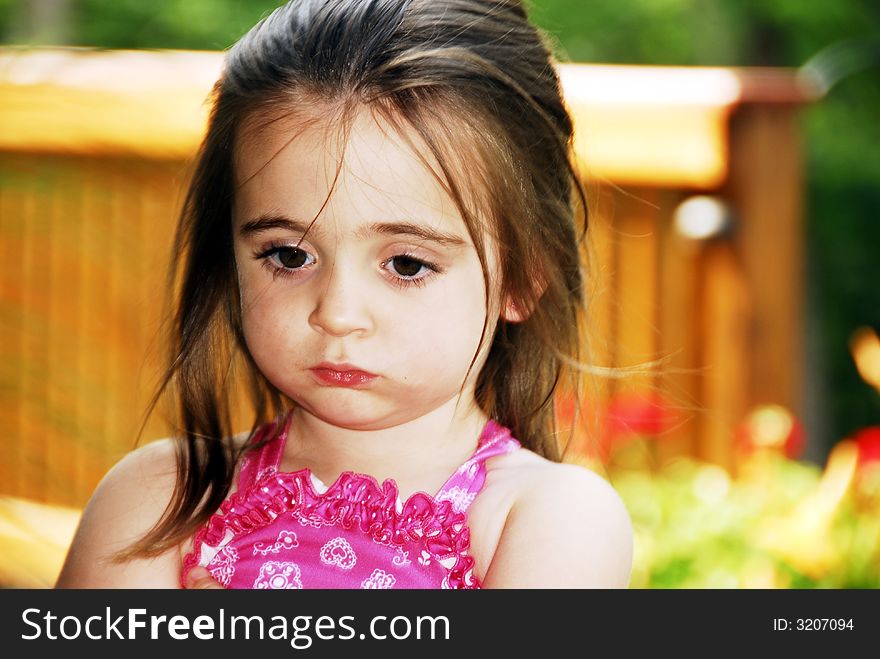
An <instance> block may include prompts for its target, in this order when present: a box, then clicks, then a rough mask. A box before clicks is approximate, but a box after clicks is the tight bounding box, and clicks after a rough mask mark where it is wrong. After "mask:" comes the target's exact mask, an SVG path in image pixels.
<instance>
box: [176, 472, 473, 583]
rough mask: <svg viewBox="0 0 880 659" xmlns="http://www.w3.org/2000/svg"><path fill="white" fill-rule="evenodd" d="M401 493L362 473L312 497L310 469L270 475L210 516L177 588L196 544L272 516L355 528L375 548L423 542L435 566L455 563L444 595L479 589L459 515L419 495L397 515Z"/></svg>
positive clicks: (261, 524) (194, 556) (213, 542)
mask: <svg viewBox="0 0 880 659" xmlns="http://www.w3.org/2000/svg"><path fill="white" fill-rule="evenodd" d="M398 495H399V492H398V489H397V485H396V483H395V482H394V481H393V480H390V479H389V480H386V481H385V482H384V484H383V485H382V486H380V485H379V483H378V482H377V481H376V479H375V478H373V477H372V476H370V475H368V474H359V473H355V472H351V471H346V472H343V473H342V474H340V476H339V478H338V479H336V482H335V483H333V485H331V486H330V487H329V488H327V490H326V491H324V492H320V493H319V492H317V491H316V490H315V488H314V484H313V482H312V475H311V472H310V471H309V469H308V468H306V469H301V470H299V471H295V472H289V473H269V474H266V475H265V476H264V477H263V478H260V479H259V480H258V481H257V482H256V483H254V485H253V486H252V487H250V488H247V489H245V490H244V491H239V492H234V493H233V494H232V495H231V496H230V497H229V498H228V499H227V500H226V501H224V502H223V503H222V504H221V506H220V511H219V512H217V513H215V514H214V515H212V516H211V518H210V519H209V520H208V523H207V524H206V525H205V526H203V527H202V528H201V529H200V530H199V532H198V533H197V534H196V536H195V539H194V540H193V548H192V551H191V552H190V553H189V554H187V555H186V557H185V558H184V561H183V569H182V570H181V575H180V583H181V586H182V587H183V588H186V577H187V575H188V574H189V571H190V570H191V569H192V568H193V567H195V566H196V565H197V563H198V561H199V558H200V556H201V549H202V545H203V544H206V545H208V546H217V545H219V544H220V543H221V542H223V540H224V539H226V537H227V536H228V534H229V532H230V531H231V532H232V537H235V536H238V535H240V534H242V533H247V532H249V531H253V530H255V529H259V528H262V527H264V526H267V525H269V524H271V523H272V522H273V521H274V520H275V518H276V517H278V515H281V514H283V513H286V512H290V511H295V512H296V513H297V515H299V516H301V517H302V518H303V519H305V520H307V521H311V522H319V523H323V524H327V525H336V524H342V526H343V527H344V528H346V529H350V528H352V526H354V525H355V524H357V525H358V526H359V527H360V529H361V531H363V532H364V533H366V534H367V535H368V536H369V537H370V538H372V539H373V540H375V541H376V542H378V543H380V544H385V545H392V546H393V545H396V546H401V545H403V544H405V543H406V542H407V540H413V541H419V540H421V541H422V542H423V547H424V549H425V550H426V551H428V552H429V553H431V554H432V555H433V556H434V557H435V558H436V559H437V560H438V561H441V560H444V559H449V558H452V557H454V558H455V559H456V560H455V564H454V565H453V566H452V567H451V568H450V569H449V570H448V574H447V577H446V579H445V583H446V584H448V587H449V588H479V587H480V583H479V580H478V579H477V578H476V577H475V576H474V574H473V567H474V559H473V557H472V556H470V555H469V554H468V549H470V530H469V529H468V526H467V516H466V514H465V513H462V512H458V511H456V510H455V509H454V508H453V507H452V504H451V502H450V501H448V500H444V501H436V500H435V499H434V498H433V497H431V496H430V495H428V494H426V493H424V492H415V493H414V494H412V495H411V496H410V497H409V498H408V499H407V500H406V502H405V503H404V504H403V505H402V508H401V509H400V510H398V503H399V496H398Z"/></svg>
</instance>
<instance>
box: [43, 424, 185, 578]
mask: <svg viewBox="0 0 880 659" xmlns="http://www.w3.org/2000/svg"><path fill="white" fill-rule="evenodd" d="M176 480H177V460H176V455H175V446H174V441H173V440H170V439H163V440H157V441H154V442H150V443H149V444H145V445H144V446H141V447H139V448H137V449H135V450H133V451H131V452H130V453H128V454H127V455H125V456H124V457H123V458H122V459H121V460H119V461H118V462H117V463H116V464H115V465H113V467H112V468H111V469H110V470H109V471H108V472H107V474H106V475H105V476H104V478H103V479H102V480H101V482H100V483H99V484H98V486H97V488H96V489H95V491H94V493H93V494H92V496H91V498H90V499H89V502H88V503H87V504H86V507H85V509H84V510H83V513H82V516H81V518H80V522H79V526H78V527H77V530H76V533H75V534H74V537H73V541H72V543H71V546H70V549H69V550H68V553H67V558H66V560H65V563H64V566H63V567H62V570H61V574H60V576H59V578H58V582H57V584H56V587H59V588H139V587H146V588H162V587H175V586H176V585H177V573H178V571H179V556H178V552H177V551H176V550H169V551H168V552H166V553H165V554H163V555H161V556H159V557H156V558H151V559H135V560H130V561H126V562H124V563H116V562H114V561H112V560H111V557H112V556H113V555H114V554H115V553H116V552H118V551H119V550H121V549H124V548H125V547H127V546H129V545H130V544H131V543H132V542H133V541H134V540H136V539H138V538H140V537H141V536H143V535H144V533H146V532H147V531H148V530H149V529H150V528H151V527H152V526H153V525H154V524H155V523H156V522H157V521H158V520H159V518H160V517H161V515H162V513H163V512H164V511H165V508H166V506H167V505H168V502H169V501H170V499H171V495H172V493H173V491H174V486H175V483H176Z"/></svg>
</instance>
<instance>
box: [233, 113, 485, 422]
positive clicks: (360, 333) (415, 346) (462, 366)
mask: <svg viewBox="0 0 880 659" xmlns="http://www.w3.org/2000/svg"><path fill="white" fill-rule="evenodd" d="M255 125H258V124H255ZM339 135H340V131H338V130H337V129H336V128H335V127H333V126H330V127H328V125H327V124H325V123H323V122H321V121H319V122H316V123H314V124H310V125H309V127H308V128H307V129H306V130H305V131H303V129H302V126H301V125H297V124H296V122H295V120H294V119H292V118H291V119H285V120H281V121H275V122H270V123H266V124H265V125H264V126H263V127H261V128H259V129H258V130H251V131H245V132H243V133H242V136H241V138H240V139H239V140H238V141H239V144H238V147H237V151H236V159H235V169H236V182H237V188H236V196H235V207H234V236H235V238H234V242H235V259H236V265H237V269H238V278H239V286H240V292H241V304H242V321H243V326H244V336H245V339H246V341H247V346H248V349H249V350H250V353H251V355H252V356H253V359H254V361H255V362H256V364H257V366H258V367H259V368H260V370H261V371H262V373H263V375H264V376H265V377H266V378H267V379H268V380H269V381H270V382H271V383H272V384H273V385H275V386H276V387H277V388H278V389H279V390H280V391H282V392H283V393H285V394H286V395H287V396H289V397H290V398H291V399H293V400H294V401H295V402H296V403H297V404H299V405H300V406H301V407H302V408H304V409H305V410H306V411H307V412H309V413H311V414H313V415H315V416H316V417H318V418H320V419H321V420H323V421H325V422H327V423H330V424H333V425H336V426H341V427H346V428H351V429H362V430H378V429H382V428H387V427H391V426H394V425H398V424H401V423H405V422H407V421H410V420H413V419H416V418H418V417H421V416H423V415H425V414H426V413H428V412H430V411H432V410H435V409H437V408H438V407H439V406H441V405H443V404H444V403H446V402H448V401H450V400H451V399H452V398H454V397H456V396H458V394H459V391H460V389H461V387H462V383H464V380H465V375H466V373H467V371H468V367H469V365H470V364H471V361H472V360H473V358H474V355H475V353H476V351H477V347H478V345H479V342H480V335H481V331H482V329H483V322H484V319H485V318H486V317H487V309H486V290H485V285H484V281H483V272H482V269H481V267H480V262H479V259H478V257H477V253H476V250H475V248H474V245H473V243H472V242H471V240H470V238H469V236H468V232H467V229H466V227H465V224H464V221H463V220H462V218H461V215H460V214H459V212H458V210H457V208H456V206H455V204H454V203H453V202H452V199H451V198H450V197H449V196H448V195H447V193H446V192H445V191H444V189H443V187H442V186H441V185H440V183H439V182H438V181H437V180H436V179H435V178H434V176H433V174H432V173H431V172H430V171H429V170H428V169H427V168H426V167H425V166H424V165H423V164H422V163H421V161H420V160H419V158H418V156H417V155H416V153H415V152H413V150H412V148H411V147H409V146H408V145H407V142H406V140H404V139H402V138H401V137H400V136H399V135H398V134H396V133H395V131H394V130H393V129H392V128H391V127H390V126H388V125H387V124H386V123H385V122H383V121H382V120H381V119H378V118H376V117H374V116H373V115H372V114H371V113H370V112H369V111H363V112H361V113H359V114H358V116H357V117H356V119H355V120H354V122H353V124H352V127H351V132H350V136H349V140H348V142H347V144H344V145H343V144H341V142H340V140H339V139H337V138H338V136H339ZM291 136H294V137H293V138H291ZM413 140H414V143H415V144H420V142H418V141H415V138H414V137H413ZM422 153H424V154H427V153H428V151H427V149H424V150H423V151H422ZM340 162H341V167H340V166H339V163H340ZM429 162H433V161H432V160H429ZM337 170H338V178H337ZM334 179H336V180H335V182H334ZM315 216H317V221H316V222H315V223H314V225H313V226H312V227H311V228H310V229H309V230H308V233H306V228H307V227H308V225H309V223H310V222H311V220H312V219H313V218H315ZM487 251H488V254H487V258H488V260H489V277H490V281H495V280H496V277H495V274H496V271H497V266H496V265H495V259H494V256H493V254H494V250H493V249H491V248H490V249H488V250H487ZM492 297H493V298H494V297H496V296H495V295H493V296H492ZM495 306H496V305H495V304H494V303H493V308H492V309H489V310H488V318H489V323H488V325H487V327H486V340H485V341H484V345H483V348H482V350H481V353H480V355H479V356H478V359H477V361H476V362H475V363H474V366H473V368H472V369H471V373H470V376H469V378H468V382H467V383H465V385H466V386H465V389H464V399H463V401H462V402H463V403H469V402H471V401H472V400H473V384H474V381H475V379H476V375H477V374H478V373H479V372H480V369H481V367H482V365H483V363H484V362H485V357H486V354H487V352H488V346H489V344H490V343H491V337H492V335H493V333H494V329H495V319H496V318H497V317H498V314H499V309H498V308H494V307H495Z"/></svg>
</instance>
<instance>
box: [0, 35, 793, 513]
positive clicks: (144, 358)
mask: <svg viewBox="0 0 880 659" xmlns="http://www.w3.org/2000/svg"><path fill="white" fill-rule="evenodd" d="M221 57H222V55H221V54H219V53H194V52H92V51H88V50H67V49H37V50H30V51H29V50H16V49H0V238H2V242H0V244H2V257H0V284H2V288H0V323H2V325H0V332H2V335H0V351H2V352H0V356H2V359H0V363H2V372H0V376H2V377H0V380H2V400H0V422H2V425H3V428H4V430H5V432H6V440H5V443H4V451H3V457H2V462H0V494H6V495H12V496H15V497H21V498H24V499H28V500H32V501H35V502H45V503H52V504H61V505H66V506H73V507H74V508H79V507H81V506H82V505H84V503H85V502H86V500H87V499H88V496H89V494H90V492H91V491H92V489H93V488H94V486H95V485H96V483H97V482H98V480H99V479H100V478H101V476H102V474H103V473H104V472H105V471H106V470H107V468H108V467H109V466H110V465H111V464H112V463H113V462H114V461H116V460H117V459H118V458H119V457H120V456H121V455H122V454H124V453H125V452H126V451H128V450H130V449H131V448H132V446H133V441H134V437H135V434H136V431H137V428H138V424H139V421H140V415H141V412H142V411H143V408H144V406H145V404H146V402H147V400H148V397H149V394H150V392H151V390H152V387H153V385H154V384H155V381H156V377H157V365H156V361H155V360H153V359H151V355H155V354H156V353H157V348H158V346H157V345H156V343H155V341H156V338H157V332H158V330H159V324H160V322H161V317H160V312H161V307H162V295H163V290H162V289H163V283H164V274H165V268H166V262H167V255H168V252H169V247H170V240H171V234H172V231H173V226H174V223H175V219H176V216H177V213H178V211H179V207H180V204H181V200H182V194H183V188H184V185H185V182H186V178H187V175H188V169H187V163H188V159H189V158H190V157H191V156H192V154H193V153H194V151H195V149H196V147H197V145H198V143H199V141H200V139H201V136H202V133H203V130H204V124H205V118H206V115H207V105H206V98H207V95H208V93H209V91H210V88H211V85H212V84H213V82H214V80H215V79H216V78H217V76H218V74H219V70H220V66H221ZM560 72H561V76H562V81H563V87H564V91H565V95H566V99H567V102H568V104H569V106H570V108H571V111H572V114H573V115H574V117H575V123H576V132H577V141H576V145H575V148H576V151H577V154H578V156H579V159H580V161H581V163H582V165H583V167H584V170H585V172H586V177H587V181H588V189H589V190H590V192H591V196H592V202H591V203H592V204H593V209H592V213H593V214H592V219H591V232H592V240H593V244H594V245H595V250H594V253H595V259H594V265H595V266H596V267H595V273H594V277H593V281H592V282H591V289H592V296H593V300H592V311H591V323H592V326H593V328H594V331H593V336H592V344H593V354H592V359H593V361H594V362H596V363H598V364H601V365H606V366H612V367H615V366H617V367H619V366H627V365H633V364H639V363H643V362H649V361H652V360H657V359H660V358H665V362H664V367H663V369H662V370H654V371H652V372H646V373H642V374H637V375H634V376H632V377H629V378H625V379H623V380H614V379H612V380H610V381H609V382H608V385H607V387H605V388H604V389H603V390H601V391H600V394H599V399H598V400H589V401H586V403H587V404H588V405H590V406H593V407H596V406H598V407H600V408H601V407H602V406H604V405H605V404H606V403H607V401H608V400H609V399H610V398H611V397H614V396H617V395H619V394H620V393H621V392H636V393H639V392H651V391H659V392H660V393H661V394H662V395H663V396H664V397H665V398H666V399H667V400H668V401H669V402H670V403H671V405H672V406H673V407H677V408H679V409H678V415H677V417H676V421H675V423H674V424H672V427H671V428H669V429H667V430H666V431H665V432H664V438H663V441H662V442H659V443H657V445H656V447H655V452H656V456H657V458H658V460H663V459H666V458H669V457H672V456H675V455H680V454H692V455H697V456H699V457H702V458H704V459H708V460H712V461H714V462H717V463H719V464H723V465H729V464H730V462H731V459H732V458H731V455H732V454H731V449H730V436H731V431H732V428H733V426H734V424H735V423H736V422H737V421H738V420H740V419H741V418H742V417H743V415H744V414H745V412H746V411H747V410H748V409H749V408H750V407H751V406H753V405H756V404H761V403H778V404H781V405H785V406H786V407H788V408H790V409H791V410H793V411H794V412H795V413H797V412H798V411H799V410H800V407H801V402H800V401H801V391H800V381H801V375H802V373H801V359H800V351H801V342H802V332H801V325H802V297H803V291H802V286H803V284H802V239H803V237H802V224H801V198H802V190H801V186H802V181H801V167H802V163H801V155H800V148H799V139H798V130H797V124H796V122H795V114H796V112H797V108H798V105H799V104H801V103H803V102H805V101H807V100H808V99H809V92H808V90H804V89H803V88H801V87H800V86H799V85H798V84H797V80H796V78H795V77H794V76H793V75H792V73H791V72H789V71H780V70H769V71H768V70H760V71H754V70H751V71H750V70H730V69H715V68H692V69H690V68H689V69H685V68H660V67H623V66H586V65H563V66H561V67H560ZM695 195H701V196H709V197H711V198H712V199H713V200H714V201H716V202H719V203H720V204H721V206H720V207H723V208H727V209H728V210H729V212H730V214H731V215H732V217H733V224H732V228H731V229H730V230H728V231H726V232H725V233H722V234H720V235H715V236H714V237H711V238H707V239H699V238H694V237H688V232H687V231H683V230H682V228H681V227H682V226H683V224H682V222H680V221H679V220H681V219H682V216H683V212H682V210H681V209H682V206H681V204H682V202H684V201H685V200H687V199H689V198H692V197H693V196H695ZM707 207H708V208H712V206H711V204H710V205H709V206H707ZM714 208H716V210H717V208H719V206H718V205H717V204H716V206H715V207H714ZM697 215H699V214H697ZM710 215H711V213H710ZM677 218H678V219H677ZM704 219H705V218H704ZM697 221H698V223H699V221H700V220H699V217H697ZM592 432H593V429H590V428H587V429H585V431H584V432H583V433H582V434H581V436H579V437H578V438H577V441H576V443H575V444H574V445H573V446H572V453H570V454H569V455H573V456H575V457H576V456H577V454H578V453H582V452H584V451H586V450H587V443H588V442H589V441H591V440H590V438H589V437H587V435H588V434H590V433H592ZM167 434H168V429H167V428H165V427H163V426H162V424H161V420H160V419H154V420H153V421H151V423H150V425H148V426H147V429H146V433H145V437H146V438H147V439H151V438H156V437H159V436H164V435H167Z"/></svg>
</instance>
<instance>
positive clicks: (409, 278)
mask: <svg viewBox="0 0 880 659" xmlns="http://www.w3.org/2000/svg"><path fill="white" fill-rule="evenodd" d="M382 268H383V269H384V270H386V271H388V272H389V273H390V274H391V279H392V282H393V283H395V284H397V285H399V286H407V285H409V284H415V285H416V286H423V285H424V284H425V281H426V280H427V279H428V278H429V277H431V276H432V275H434V274H436V273H438V272H440V268H439V267H438V266H437V265H436V264H434V263H429V262H428V261H422V260H421V259H417V258H415V257H414V256H410V255H409V254H398V255H397V256H392V257H391V258H390V259H388V260H387V261H385V262H384V263H382Z"/></svg>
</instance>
